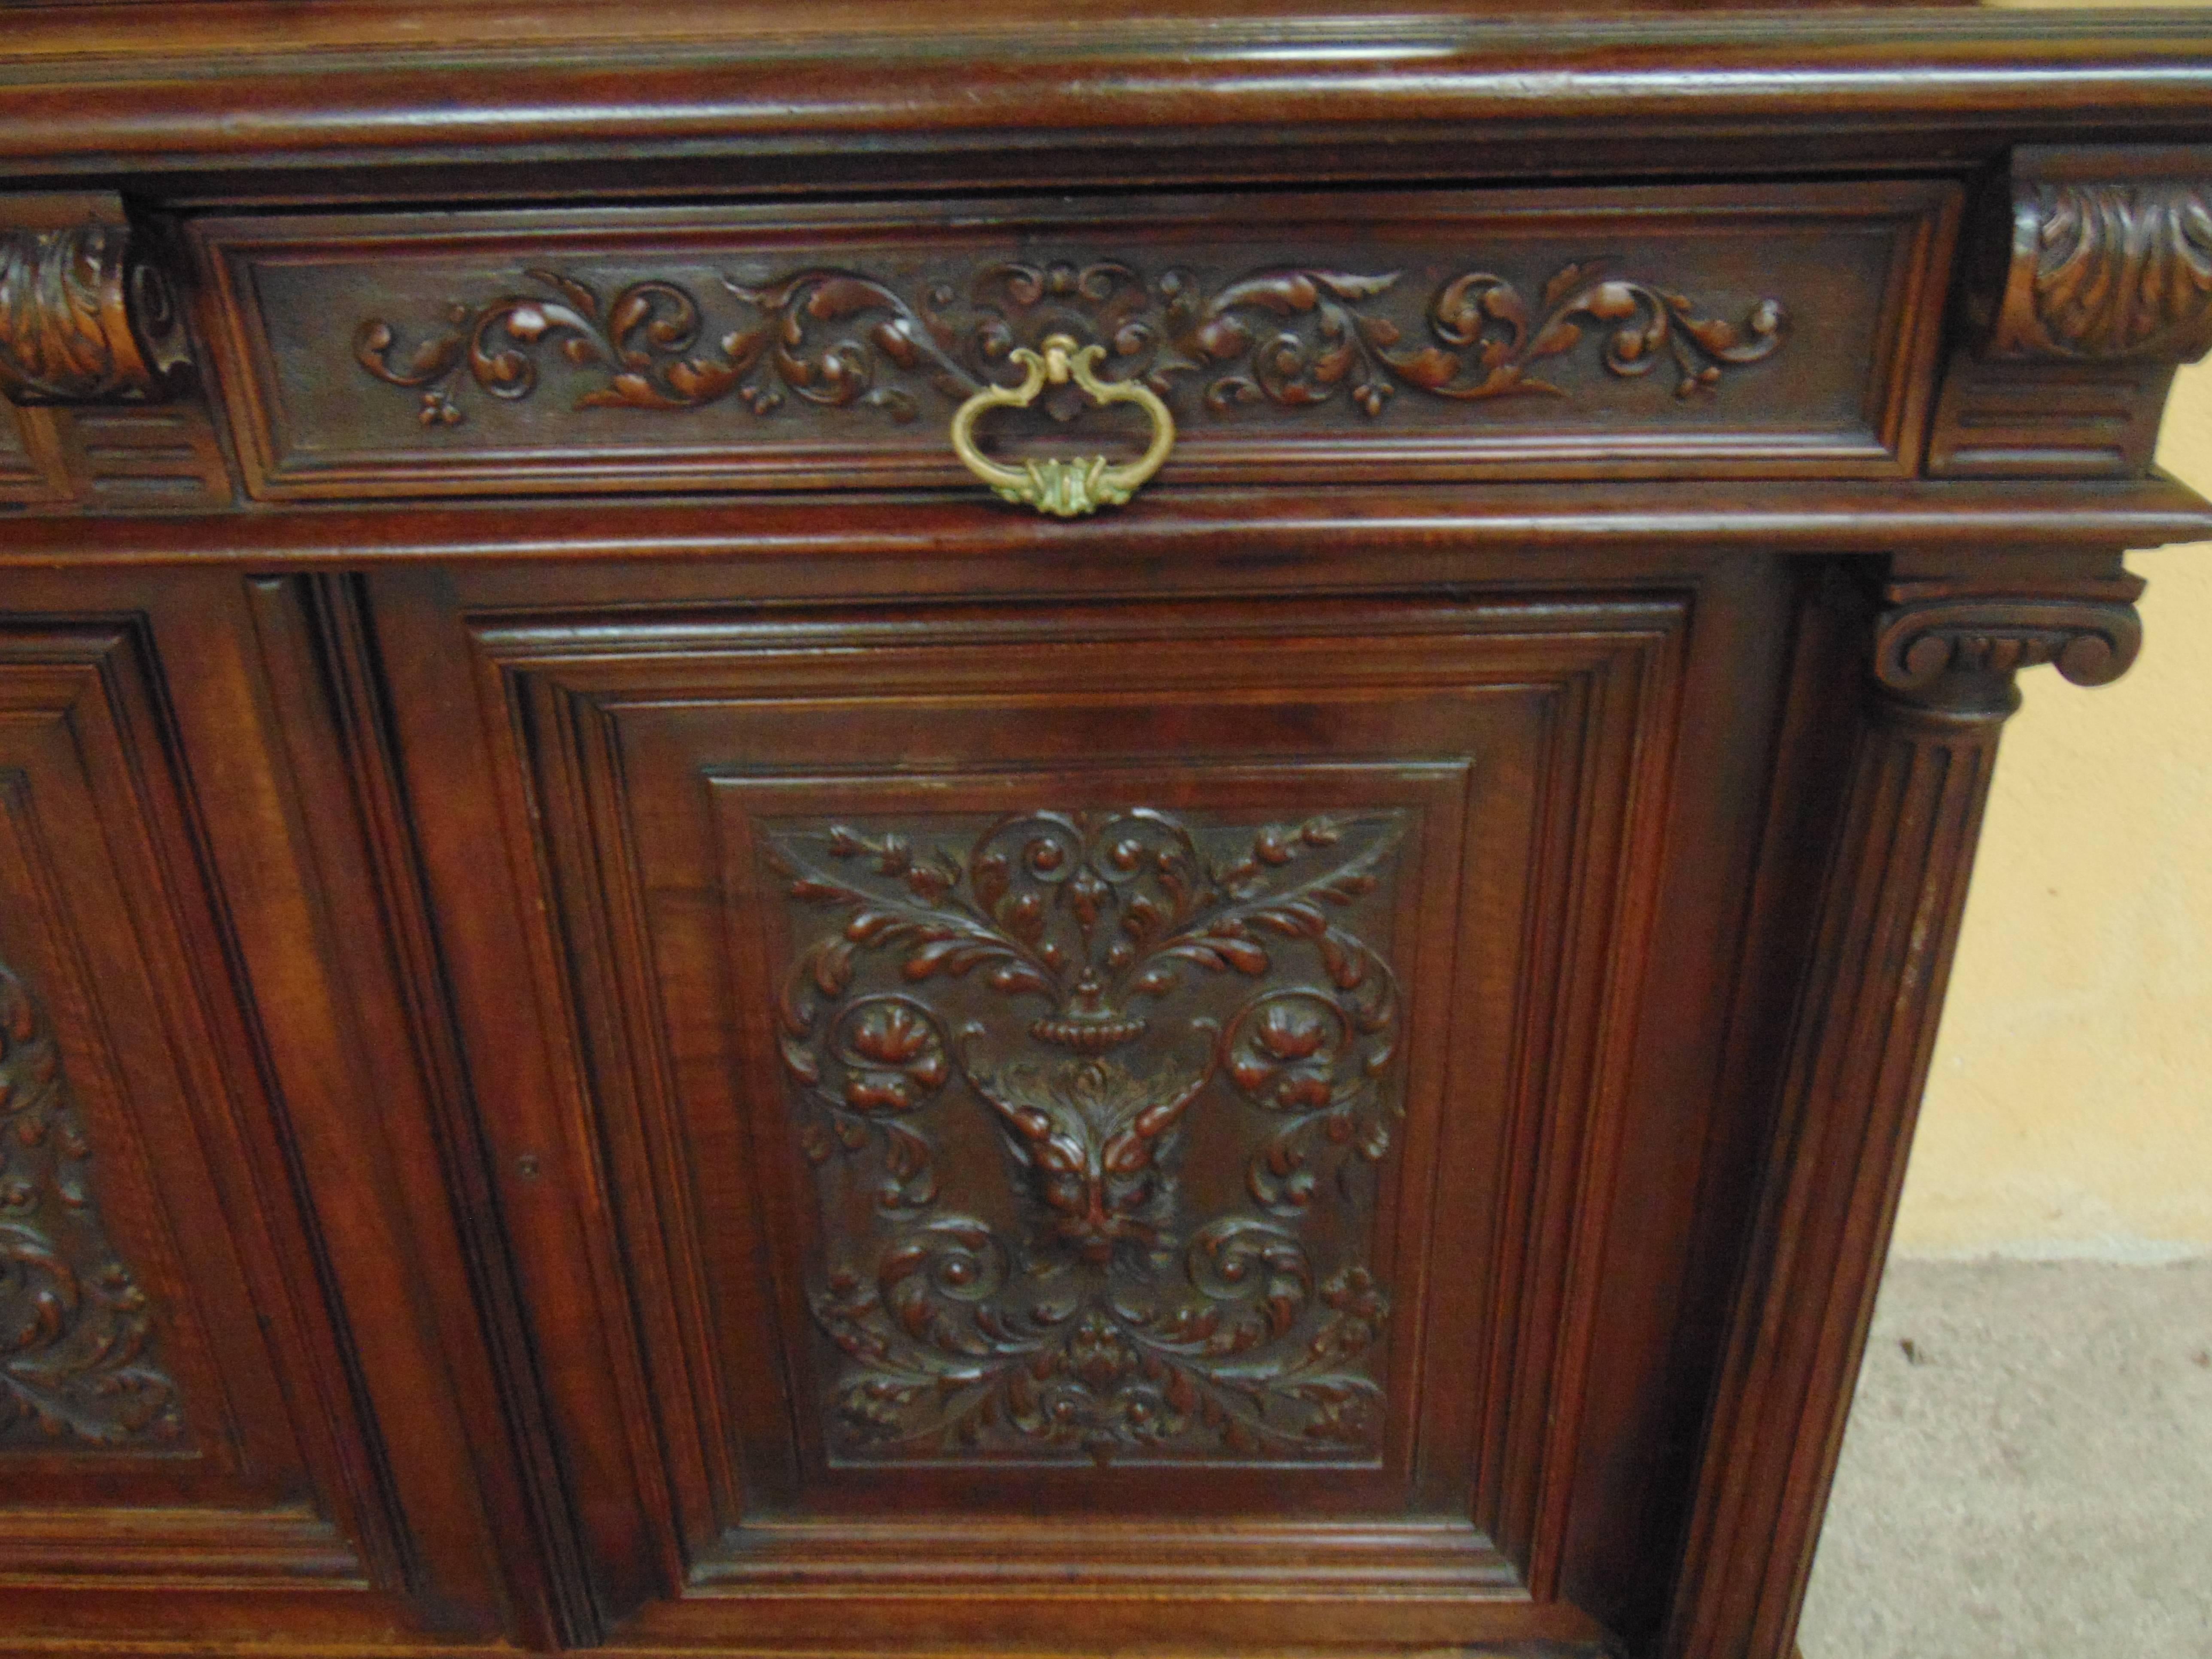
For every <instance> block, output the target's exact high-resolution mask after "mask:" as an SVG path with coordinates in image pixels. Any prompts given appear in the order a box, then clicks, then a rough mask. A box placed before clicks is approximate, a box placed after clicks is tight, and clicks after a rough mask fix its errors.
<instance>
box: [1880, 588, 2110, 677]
mask: <svg viewBox="0 0 2212 1659" xmlns="http://www.w3.org/2000/svg"><path fill="white" fill-rule="evenodd" d="M2141 649H2142V619H2141V618H2140V617H2137V616H2136V610H2135V607H2134V606H2133V605H2128V604H2124V603H2122V602H2118V601H2115V600H2098V599H1994V598H1989V597H1976V598H1972V599H1935V600H1929V601H1925V602H1922V603H1918V604H1908V605H1900V606H1899V607H1898V608H1896V609H1895V610H1893V611H1887V612H1886V613H1885V614H1884V615H1883V617H1882V619H1881V625H1880V627H1879V628H1878V629H1876V631H1875V650H1874V657H1875V678H1877V679H1879V680H1880V681H1881V683H1882V684H1884V685H1886V686H1887V687H1888V688H1890V689H1891V690H1893V691H1899V692H1905V693H1908V694H1917V693H1925V692H1928V691H1929V690H1932V689H1933V688H1935V687H1936V685H1937V684H1939V683H1940V682H1941V681H1942V680H1943V678H1945V677H1946V676H1949V675H2009V674H2011V673H2012V672H2013V671H2015V670H2017V669H2021V668H2032V667H2035V666H2037V665H2040V664H2044V663H2051V664H2054V665H2056V666H2057V670H2058V671H2059V672H2060V673H2061V674H2063V675H2064V676H2065V677H2066V678H2068V679H2069V680H2071V681H2073V682H2074V684H2076V685H2109V684H2111V683H2112V681H2114V680H2116V679H2118V678H2119V677H2120V676H2121V675H2123V674H2124V673H2126V672H2127V671H2128V669H2129V668H2130V666H2131V665H2133V663H2134V662H2135V659H2136V653H2137V652H2138V651H2140V650H2141Z"/></svg>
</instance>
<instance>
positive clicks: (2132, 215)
mask: <svg viewBox="0 0 2212 1659" xmlns="http://www.w3.org/2000/svg"><path fill="white" fill-rule="evenodd" d="M1989 350H1990V355H1992V356H1998V357H2057V358H2072V359H2086V360H2091V361H2097V362H2112V361H2122V360H2137V361H2154V362H2174V363H2179V362H2194V361H2195V360H2196V359H2197V358H2199V357H2201V356H2203V355H2204V354H2205V352H2206V351H2208V350H2212V180H2208V179H2144V180H2141V181H2133V182H2123V181H2093V182H2077V181H2070V180H2069V181H2037V180H2033V179H2020V180H2015V184H2014V186H2013V199H2012V254H2011V260H2010V264H2009V265H2008V269H2007V270H2006V273H2005V276H2004V281H2003V288H2002V298H2001V300H2000V301H1999V303H1998V306H1997V309H1996V317H1995V319H1994V325H1993V327H1992V330H1991V332H1990V343H1989Z"/></svg>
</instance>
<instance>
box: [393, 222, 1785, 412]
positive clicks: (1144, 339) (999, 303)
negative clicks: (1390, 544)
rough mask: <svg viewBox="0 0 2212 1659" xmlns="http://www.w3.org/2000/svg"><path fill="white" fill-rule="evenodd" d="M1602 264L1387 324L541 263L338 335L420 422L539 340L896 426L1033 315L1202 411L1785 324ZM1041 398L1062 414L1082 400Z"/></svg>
mask: <svg viewBox="0 0 2212 1659" xmlns="http://www.w3.org/2000/svg"><path fill="white" fill-rule="evenodd" d="M1607 264H1608V262H1607V261H1606V260H1603V259H1585V260H1579V261H1577V262H1575V263H1573V264H1567V265H1565V266H1562V267H1561V268H1560V269H1559V270H1556V271H1554V272H1553V275H1552V276H1551V277H1550V279H1549V280H1548V281H1547V282H1546V283H1544V284H1543V285H1542V287H1541V290H1540V291H1539V292H1538V294H1537V295H1536V297H1535V298H1534V299H1533V300H1532V299H1531V298H1530V297H1529V296H1528V295H1527V294H1526V293H1524V292H1523V291H1522V289H1520V288H1519V287H1517V286H1516V284H1515V283H1512V282H1511V281H1510V280H1508V279H1507V278H1505V277H1504V276H1497V275H1494V274H1492V273H1491V272H1489V271H1486V270H1475V271H1469V272H1468V273H1466V274H1464V275H1462V276H1455V277H1454V278H1452V279H1451V280H1450V281H1449V282H1447V283H1444V284H1443V286H1441V287H1440V288H1438V289H1437V291H1436V292H1435V293H1434V294H1433V295H1431V297H1430V299H1429V301H1428V303H1427V305H1426V307H1425V308H1424V310H1423V312H1422V313H1421V314H1420V315H1419V318H1418V319H1407V318H1403V317H1401V318H1399V319H1393V318H1392V317H1391V316H1390V315H1389V314H1386V313H1387V312H1388V309H1389V306H1388V301H1389V296H1390V295H1392V292H1393V290H1394V289H1396V288H1397V286H1398V283H1399V282H1400V280H1401V273H1400V272H1396V271H1387V272H1382V273H1379V274H1374V275H1359V274H1355V273H1351V272H1345V271H1332V270H1307V269H1297V268H1278V269H1273V270H1261V271H1256V272H1253V273H1250V274H1249V275H1246V276H1240V277H1237V278H1236V279H1234V280H1232V281H1231V282H1228V283H1225V284H1224V285H1222V286H1221V287H1220V288H1218V289H1216V290H1214V291H1212V293H1208V292H1207V291H1206V289H1205V286H1204V285H1203V284H1202V283H1201V282H1200V279H1199V277H1198V276H1195V275H1194V274H1193V273H1192V272H1190V271H1188V270H1165V271H1163V272H1161V273H1160V275H1159V276H1158V277H1157V278H1147V277H1146V276H1144V275H1143V274H1142V273H1140V272H1139V271H1138V270H1135V269H1134V268H1133V267H1132V266H1129V265H1126V264H1121V263H1119V262H1117V261H1113V260H1103V261H1099V262H1097V263H1095V264H1088V265H1081V266H1079V265H1076V264H1070V263H1065V262H1062V263H1054V264H992V265H988V266H987V267H985V268H983V269H982V270H979V271H977V272H975V273H974V274H973V275H972V276H969V278H968V279H967V280H966V282H965V283H964V284H957V283H951V282H943V283H931V284H929V285H928V286H927V288H926V289H925V290H924V291H923V292H922V293H921V295H920V296H919V297H918V298H916V299H914V300H912V301H909V300H908V298H906V297H905V296H903V295H900V294H899V293H897V292H896V291H895V290H894V289H891V288H890V287H888V286H886V285H885V284H884V283H880V282H878V281H876V280H875V279H874V278H872V277H870V276H865V275H861V274H860V273H857V272H854V271H848V270H830V269H817V270H802V271H799V272H796V273H793V274H792V275H789V276H784V277H782V278H781V279H779V280H777V281H775V282H773V283H765V284H761V285H757V286H754V285H748V284H745V283H739V282H737V281H735V280H734V279H732V278H731V277H728V276H724V277H723V278H722V279H721V284H722V287H723V288H724V289H726V291H727V292H728V294H729V295H731V296H732V298H733V299H734V300H735V301H736V302H737V306H738V311H739V313H740V319H739V320H738V323H737V325H735V326H734V327H730V328H728V329H726V330H722V331H716V330H715V329H714V327H712V326H711V325H709V323H708V318H707V309H706V307H703V306H702V303H701V302H700V301H699V300H698V298H697V297H696V295H694V294H693V293H692V292H691V291H690V290H689V289H685V288H684V287H682V286H680V285H678V283H672V282H668V281H665V280H661V279H659V278H652V279H648V280H646V281H641V282H635V283H629V285H628V286H626V287H624V288H623V289H621V290H620V291H619V292H617V293H616V294H615V295H613V297H612V298H611V299H608V298H605V297H604V296H602V295H601V294H600V292H599V289H596V288H594V287H592V285H591V284H589V283H585V282H582V281H580V280H579V279H578V278H576V277H575V276H571V275H568V274H565V273H563V272H561V271H556V270H532V271H530V272H529V273H528V276H529V280H530V281H531V282H532V283H534V284H536V285H537V287H538V289H539V290H541V291H539V292H534V293H521V294H508V295H501V297H499V298H497V299H495V300H492V301H489V302H487V303H483V304H475V305H471V304H463V303H456V304H454V305H453V306H452V307H449V308H448V310H447V318H446V323H447V326H446V328H445V329H444V331H442V332H439V333H435V334H433V335H431V336H429V337H428V338H427V339H425V340H424V341H422V343H420V344H418V345H417V346H416V348H415V349H413V350H412V351H410V352H407V353H405V354H404V355H403V356H398V358H397V360H395V356H394V354H395V353H396V352H398V351H399V349H400V348H399V347H398V337H397V334H396V332H395V331H394V329H393V327H392V325H391V324H390V323H388V322H386V321H385V320H384V319H381V318H370V319H368V320H366V321H364V322H363V323H362V325H361V326H360V328H359V329H358V330H357V331H356V334H355V337H354V356H355V359H356V362H359V363H360V365H361V366H362V368H364V369H366V370H367V371H368V373H369V374H373V375H374V376H375V377H376V378H377V379H378V380H383V381H385V382H386V383H387V384H389V385H392V386H406V387H410V388H412V389H416V390H419V391H420V392H422V405H421V409H420V410H419V414H420V417H421V419H422V423H423V424H424V425H425V426H430V427H438V426H453V425H457V424H459V422H461V421H463V420H464V419H465V418H466V416H465V412H464V410H463V408H462V406H461V404H460V403H459V401H458V395H457V394H458V393H459V392H460V390H461V388H462V387H463V386H464V384H465V382H466V381H473V382H474V383H475V385H476V386H477V387H478V388H479V389H480V390H481V391H482V392H485V393H487V394H489V396H491V397H494V398H503V399H507V400H510V401H512V400H515V399H519V398H527V397H529V396H530V395H531V394H532V392H533V391H534V390H535V389H536V387H537V386H538V359H537V356H535V353H536V350H537V349H538V348H540V347H544V348H547V349H549V350H550V351H552V352H554V353H557V356H558V357H559V358H560V359H562V360H565V361H566V362H568V364H569V365H570V366H571V367H572V368H575V369H577V370H579V371H582V372H583V373H584V374H585V375H586V379H585V380H584V381H583V386H582V390H581V391H580V392H579V393H578V394H577V396H576V397H575V399H574V407H576V408H578V409H599V408H627V409H648V410H677V409H698V408H703V407H705V406H707V405H708V404H717V403H720V402H721V401H722V400H724V399H725V398H730V397H732V395H734V396H735V397H736V398H737V399H738V401H739V402H741V403H742V404H744V405H745V407H746V408H748V409H749V410H751V411H752V412H753V413H754V414H755V415H757V416H767V415H769V414H772V413H774V412H775V410H778V409H779V408H781V407H782V406H784V404H785V403H786V401H787V399H788V398H798V399H799V400H800V401H801V402H803V403H806V404H817V405H820V406H824V407H831V408H842V407H846V406H848V405H854V404H859V405H864V406H866V407H869V408H873V409H877V410H881V411H882V412H884V414H885V415H887V416H890V418H891V419H892V420H894V421H897V422H907V421H911V420H912V419H914V418H915V415H916V414H917V413H919V404H918V403H917V401H916V399H915V395H914V390H913V386H912V384H909V383H918V384H921V385H924V386H928V387H931V388H933V389H934V390H935V391H936V392H938V393H939V395H940V396H942V397H944V398H947V399H950V400H951V401H953V402H958V401H961V400H963V399H965V398H969V397H970V396H972V395H973V394H974V393H975V392H976V391H977V390H979V389H980V388H981V386H983V385H984V384H985V383H986V382H987V381H992V382H994V381H998V380H1000V379H1002V374H1001V369H1002V366H1003V365H1005V364H1006V362H1007V361H1008V359H1009V357H1010V356H1011V354H1012V351H1013V349H1014V348H1015V347H1017V346H1023V345H1026V346H1030V347H1032V348H1034V347H1036V345H1037V344H1038V343H1039V342H1040V341H1042V339H1043V338H1044V337H1046V336H1048V335H1049V334H1053V333H1067V334H1069V335H1071V336H1072V337H1074V338H1075V339H1077V340H1078V341H1079V343H1086V344H1087V343H1092V342H1096V343H1099V344H1102V345H1103V346H1104V347H1105V348H1106V353H1107V359H1106V361H1107V365H1108V368H1107V371H1106V372H1107V373H1108V374H1109V377H1110V378H1117V379H1121V378H1131V377H1141V378H1142V379H1143V380H1144V381H1145V382H1146V384H1147V385H1148V386H1151V387H1152V390H1153V391H1154V392H1158V393H1159V394H1160V395H1161V396H1163V397H1167V396H1170V394H1171V392H1173V390H1174V388H1175V386H1176V382H1177V380H1178V378H1179V377H1182V376H1193V377H1195V378H1196V380H1197V381H1198V382H1199V384H1200V386H1201V387H1202V393H1201V396H1202V398H1203V401H1204V403H1205V404H1206V408H1207V409H1208V410H1211V411H1212V412H1213V413H1215V414H1217V415H1221V414H1227V413H1229V412H1231V411H1232V410H1235V409H1237V408H1238V407H1240V406H1242V405H1246V404H1273V405H1274V406H1276V407H1278V408H1283V409H1303V408H1307V407H1310V406H1312V405H1315V404H1325V403H1329V402H1332V401H1334V399H1335V398H1337V396H1338V394H1339V393H1342V394H1343V395H1344V396H1345V397H1346V398H1347V399H1348V400H1349V401H1350V402H1351V403H1352V404H1353V405H1355V406H1356V407H1358V409H1359V410H1362V411H1363V412H1364V413H1365V414H1366V415H1369V416H1379V415H1381V414H1382V413H1383V410H1384V408H1385V406H1386V405H1387V404H1389V402H1390V400H1391V399H1392V398H1394V397H1395V395H1396V394H1397V392H1398V391H1399V390H1400V389H1401V388H1410V389H1412V390H1413V391H1414V392H1419V393H1421V394H1422V395H1424V396H1427V397H1432V398H1447V399H1450V400H1454V401H1456V402H1462V403H1480V402H1485V401H1487V400H1490V399H1492V398H1506V397H1525V396H1550V397H1565V396H1567V395H1568V393H1567V392H1566V390H1565V388H1564V387H1563V386H1559V384H1557V383H1556V382H1554V381H1553V380H1547V379H1546V378H1544V376H1543V374H1541V372H1540V368H1541V365H1542V364H1543V363H1544V362H1547V360H1550V359H1555V358H1559V357H1562V356H1565V355H1566V354H1567V353H1569V352H1571V351H1572V350H1573V349H1575V348H1576V347H1577V345H1578V344H1579V343H1581V342H1582V340H1583V336H1584V332H1585V331H1587V330H1595V331H1601V338H1602V340H1603V344H1602V346H1601V348H1600V359H1601V362H1603V363H1604V365H1605V367H1606V368H1607V370H1608V371H1610V372H1611V373H1612V374H1613V375H1615V376H1617V377H1620V378H1622V379H1636V378H1640V377H1642V376H1644V375H1646V374H1650V373H1652V372H1653V371H1654V370H1655V369H1657V368H1661V367H1662V365H1671V367H1672V368H1673V369H1674V374H1675V383H1674V390H1675V392H1676V395H1678V396H1680V397H1683V398H1689V397H1692V396H1695V395H1698V394H1699V393H1701V392H1711V391H1712V390H1713V389H1714V388H1715V387H1717V386H1718V385H1719V384H1720V381H1721V379H1722V376H1723V372H1724V371H1725V370H1726V369H1728V368H1732V367H1735V366H1738V365H1741V364H1745V363H1753V362H1759V360H1760V359H1761V358H1764V357H1765V356H1769V355H1771V353H1772V352H1773V351H1775V350H1776V349H1778V347H1779V346H1780V345H1781V343H1782V342H1783V339H1784V334H1785V332H1786V331H1787V327H1788V320H1789V319H1788V317H1787V315H1786V314H1785V313H1784V309H1783V307H1782V305H1781V302H1780V301H1777V300H1774V299H1771V298H1770V299H1762V300H1759V301H1757V302H1756V303H1755V304H1754V305H1753V307H1751V309H1750V310H1749V312H1748V313H1747V314H1746V315H1745V317H1744V319H1743V320H1742V321H1741V322H1740V323H1735V322H1729V321H1728V320H1726V319H1723V318H1717V317H1711V316H1706V315H1703V314H1701V313H1700V310H1699V306H1698V305H1697V303H1696V302H1695V301H1692V300H1691V299H1690V298H1689V297H1688V296H1686V295H1683V294H1680V293H1678V292H1676V291H1674V289H1671V288H1669V287H1668V286H1666V285H1664V284H1661V283H1650V282H1644V281H1640V280H1633V279H1631V278H1628V277H1624V276H1616V275H1613V274H1612V273H1611V272H1610V271H1609V270H1608V269H1607ZM710 339H711V343H709V340H710ZM1045 406H1046V407H1047V408H1048V410H1049V411H1050V412H1051V413H1053V414H1054V416H1056V417H1057V418H1059V419H1061V420H1066V419H1070V418H1072V417H1073V416H1074V415H1075V414H1076V413H1078V412H1079V410H1080V408H1081V401H1080V399H1078V398H1062V399H1060V401H1059V402H1057V403H1048V404H1046V405H1045Z"/></svg>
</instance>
